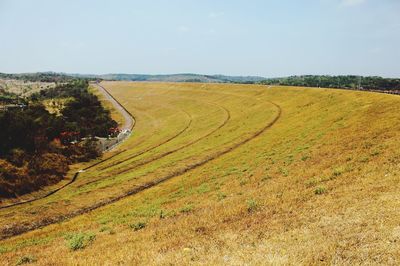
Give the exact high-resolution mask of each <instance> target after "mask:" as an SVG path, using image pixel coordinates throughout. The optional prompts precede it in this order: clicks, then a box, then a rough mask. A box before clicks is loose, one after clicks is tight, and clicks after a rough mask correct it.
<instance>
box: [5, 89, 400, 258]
mask: <svg viewBox="0 0 400 266" xmlns="http://www.w3.org/2000/svg"><path fill="white" fill-rule="evenodd" d="M103 85H104V86H105V87H106V88H107V89H108V90H109V91H110V92H111V93H112V94H113V95H114V96H115V97H116V98H117V99H118V100H119V101H120V102H121V103H122V104H123V105H124V106H126V108H127V109H128V110H129V111H130V112H131V113H133V114H134V116H135V118H136V122H137V123H136V126H135V128H134V134H133V135H132V136H131V138H130V139H129V140H127V141H126V142H124V144H123V145H121V146H119V150H116V151H114V153H111V154H107V155H106V158H105V159H107V158H109V159H108V160H106V161H104V162H100V163H99V164H98V165H96V166H94V167H93V168H91V169H89V170H88V171H86V172H85V173H82V175H80V176H79V178H78V179H77V180H76V182H75V183H73V184H72V185H71V186H69V187H66V188H65V189H63V190H61V191H59V192H58V193H56V194H53V195H51V196H50V197H47V198H45V199H42V200H39V201H36V202H33V203H31V204H29V205H20V206H16V207H14V208H12V209H0V237H1V238H3V240H2V241H0V260H1V261H2V262H4V264H6V265H8V264H10V265H13V264H15V263H16V262H18V261H36V262H37V263H38V264H41V265H42V264H43V265H45V264H52V265H65V264H74V265H75V264H82V265H87V264H89V265H90V264H95V263H98V264H102V263H107V264H128V265H132V264H143V265H149V264H150V265H166V264H171V263H172V264H178V265H181V264H233V265H241V264H244V263H245V262H250V263H251V264H255V265H259V264H266V263H267V264H306V265H309V264H332V263H336V264H346V263H347V264H359V263H366V264H398V263H399V260H400V252H399V250H400V225H399V222H398V221H399V220H400V213H399V212H398V208H399V196H398V195H399V192H400V187H399V186H398V183H399V178H400V167H399V165H400V142H399V137H400V98H399V97H398V96H393V95H384V94H375V93H366V92H355V91H342V90H325V89H310V88H291V87H270V88H266V87H265V86H255V85H226V84H224V85H223V84H221V85H220V84H194V83H129V82H105V83H103ZM84 166H85V165H84V164H81V165H76V166H75V167H74V169H73V170H72V172H71V175H70V178H72V173H73V172H74V171H77V170H79V169H81V168H83V167H84ZM49 189H50V188H49ZM39 193H40V192H39ZM30 196H31V197H33V196H35V195H30ZM6 203H7V202H2V203H0V206H1V205H3V204H6ZM89 210H92V211H90V212H88V211H89ZM66 217H69V218H71V219H67V220H66V221H63V222H61V221H62V220H63V219H65V218H66ZM53 222H56V223H54V224H52V225H49V226H46V227H44V228H43V229H40V230H33V231H30V232H27V233H23V232H25V231H28V230H29V229H33V228H36V227H38V226H40V225H46V224H50V223H53ZM18 234H19V235H18ZM12 235H17V236H14V237H12Z"/></svg>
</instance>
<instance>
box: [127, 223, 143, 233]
mask: <svg viewBox="0 0 400 266" xmlns="http://www.w3.org/2000/svg"><path fill="white" fill-rule="evenodd" d="M129 227H130V228H132V229H133V230H134V231H138V230H140V229H143V228H145V227H146V223H145V222H137V223H134V224H131V225H129Z"/></svg>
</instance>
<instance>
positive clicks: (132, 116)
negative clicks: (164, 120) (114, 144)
mask: <svg viewBox="0 0 400 266" xmlns="http://www.w3.org/2000/svg"><path fill="white" fill-rule="evenodd" d="M96 85H97V86H99V87H101V88H102V89H103V90H104V91H105V92H106V93H107V94H108V95H109V96H110V97H111V98H112V99H113V100H114V101H115V102H116V103H117V104H119V106H120V108H122V109H123V110H124V111H125V112H126V113H127V114H128V115H129V116H130V119H131V120H132V122H131V123H130V124H131V127H130V130H131V131H132V130H133V128H134V127H135V126H136V118H135V116H134V115H133V114H132V113H131V112H129V111H128V110H127V109H126V108H125V107H124V106H123V105H122V104H121V103H120V102H119V101H118V100H117V99H115V98H114V96H112V95H111V94H110V93H109V92H108V90H106V88H104V87H103V86H101V85H100V84H98V83H96ZM117 110H118V109H117ZM123 117H124V118H125V117H126V116H125V115H123ZM127 124H129V123H128V122H127ZM120 143H121V142H120ZM125 151H126V150H122V151H120V152H117V153H115V154H113V155H112V156H110V157H108V158H106V159H103V160H100V161H98V162H96V163H94V164H91V165H89V166H87V167H85V168H83V169H82V170H83V171H87V170H89V169H91V168H93V167H95V166H97V165H99V164H101V163H104V162H106V161H108V160H110V159H112V158H114V157H115V156H118V155H120V154H121V153H123V152H125ZM80 172H81V171H78V172H76V173H75V174H74V175H73V177H72V179H71V180H70V181H69V182H67V183H66V184H64V185H62V186H61V187H59V188H57V189H55V190H52V191H50V192H48V193H46V194H45V195H43V196H41V197H37V198H33V199H30V200H24V201H20V202H16V203H13V204H9V205H5V206H0V210H1V209H7V208H11V207H14V206H18V205H23V204H27V203H31V202H34V201H37V200H40V199H44V198H47V197H49V196H51V195H53V194H54V193H57V192H58V191H60V190H62V189H64V188H66V187H67V186H70V185H71V184H73V183H74V182H75V181H76V179H77V178H78V176H79V174H80Z"/></svg>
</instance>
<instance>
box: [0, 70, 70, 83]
mask: <svg viewBox="0 0 400 266" xmlns="http://www.w3.org/2000/svg"><path fill="white" fill-rule="evenodd" d="M0 78H1V79H16V80H25V81H32V82H57V83H63V82H71V81H74V80H76V79H77V78H75V77H72V76H69V75H66V74H62V73H54V72H39V73H23V74H6V73H0Z"/></svg>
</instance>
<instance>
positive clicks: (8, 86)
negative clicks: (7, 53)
mask: <svg viewBox="0 0 400 266" xmlns="http://www.w3.org/2000/svg"><path fill="white" fill-rule="evenodd" d="M55 86H56V84H55V83H54V82H30V81H21V80H14V79H0V89H4V90H5V91H7V92H11V93H14V94H17V95H19V96H30V95H31V94H33V93H36V92H39V91H40V90H44V89H49V88H53V87H55Z"/></svg>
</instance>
